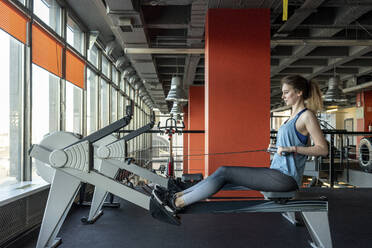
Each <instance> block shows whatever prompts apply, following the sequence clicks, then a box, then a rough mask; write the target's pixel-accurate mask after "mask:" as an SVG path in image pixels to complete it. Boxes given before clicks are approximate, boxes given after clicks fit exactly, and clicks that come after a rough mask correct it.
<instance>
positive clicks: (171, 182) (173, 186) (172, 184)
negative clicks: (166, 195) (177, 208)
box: [168, 178, 182, 194]
mask: <svg viewBox="0 0 372 248" xmlns="http://www.w3.org/2000/svg"><path fill="white" fill-rule="evenodd" d="M168 190H169V191H170V192H172V193H173V194H174V193H177V192H180V191H182V188H181V187H180V185H179V184H178V182H177V180H175V179H173V178H169V179H168Z"/></svg>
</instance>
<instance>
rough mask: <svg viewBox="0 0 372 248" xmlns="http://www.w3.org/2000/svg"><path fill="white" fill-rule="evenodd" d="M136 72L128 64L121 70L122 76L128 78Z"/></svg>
mask: <svg viewBox="0 0 372 248" xmlns="http://www.w3.org/2000/svg"><path fill="white" fill-rule="evenodd" d="M135 73H136V71H135V70H134V69H133V67H131V66H129V67H127V68H126V69H125V70H124V71H123V78H124V79H126V80H128V78H130V77H131V76H133V75H134V74H135Z"/></svg>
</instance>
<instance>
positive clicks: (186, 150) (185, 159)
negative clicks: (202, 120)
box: [183, 106, 189, 174]
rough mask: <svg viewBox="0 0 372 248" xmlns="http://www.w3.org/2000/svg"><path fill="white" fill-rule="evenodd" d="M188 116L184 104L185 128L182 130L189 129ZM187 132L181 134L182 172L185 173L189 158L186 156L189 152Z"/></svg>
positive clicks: (187, 169)
mask: <svg viewBox="0 0 372 248" xmlns="http://www.w3.org/2000/svg"><path fill="white" fill-rule="evenodd" d="M188 118H189V114H188V107H187V106H185V107H183V123H184V125H185V128H184V130H189V121H188ZM188 144H189V134H188V133H184V134H183V155H184V156H183V174H186V173H188V171H189V160H188V159H189V158H188V156H187V155H188V154H189V146H188Z"/></svg>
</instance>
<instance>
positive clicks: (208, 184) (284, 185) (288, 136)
mask: <svg viewBox="0 0 372 248" xmlns="http://www.w3.org/2000/svg"><path fill="white" fill-rule="evenodd" d="M281 84H282V99H283V100H284V102H285V103H286V105H288V106H291V108H292V114H291V117H290V118H289V119H288V120H287V121H286V122H285V123H284V124H283V125H282V126H281V127H280V128H279V130H278V134H277V143H276V146H277V148H278V149H277V153H276V154H275V155H274V158H273V160H272V162H271V166H270V168H262V167H238V166H221V167H219V169H217V170H216V171H215V172H214V173H213V174H211V175H210V176H209V177H207V178H206V179H205V180H203V181H201V182H199V183H198V184H196V185H194V186H192V187H190V188H188V189H186V190H184V191H182V192H178V193H175V194H171V193H170V192H168V191H166V190H165V189H163V188H161V187H159V186H157V187H155V189H154V191H153V192H152V194H153V199H154V200H155V204H154V205H155V206H153V207H154V208H158V209H157V210H159V211H162V212H163V213H165V214H166V216H168V218H171V219H168V220H166V221H167V222H169V223H173V224H179V222H178V219H177V216H176V215H175V214H176V213H177V211H179V210H180V209H181V208H182V207H185V206H187V205H190V204H193V203H194V202H197V201H200V200H203V199H205V198H207V197H209V196H212V195H213V194H215V193H216V192H217V191H219V190H220V189H221V188H222V187H223V186H224V185H225V184H227V183H229V184H233V185H238V186H245V187H248V188H250V189H254V190H259V191H268V192H286V191H293V190H296V189H298V186H300V185H301V178H302V174H303V172H304V167H305V162H306V157H307V156H326V155H327V154H328V147H327V143H326V141H325V139H324V136H323V133H322V131H321V129H320V126H319V123H318V120H317V118H316V116H315V114H316V112H317V111H319V110H321V109H322V107H323V104H322V97H321V92H320V90H319V87H318V84H317V83H315V82H313V81H308V80H306V79H305V78H303V77H302V76H298V75H295V76H287V77H284V78H283V79H282V80H281ZM305 106H306V107H305ZM309 136H311V138H312V140H313V143H314V145H313V146H308V144H310V142H309ZM269 147H270V146H269ZM285 153H286V154H287V155H283V154H285ZM155 212H156V211H155ZM152 215H153V216H154V217H156V213H155V214H152ZM172 218H173V219H172Z"/></svg>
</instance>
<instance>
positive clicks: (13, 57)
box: [0, 30, 24, 187]
mask: <svg viewBox="0 0 372 248" xmlns="http://www.w3.org/2000/svg"><path fill="white" fill-rule="evenodd" d="M0 54H1V60H0V75H1V83H0V113H1V122H0V187H1V186H5V185H9V184H11V183H15V182H17V181H18V180H20V179H21V178H20V176H21V160H20V156H21V153H22V152H21V144H22V105H21V103H22V82H23V58H24V55H23V44H22V43H20V42H18V41H17V40H16V39H14V38H12V37H11V36H9V35H8V34H7V33H5V32H4V31H2V30H0Z"/></svg>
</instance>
